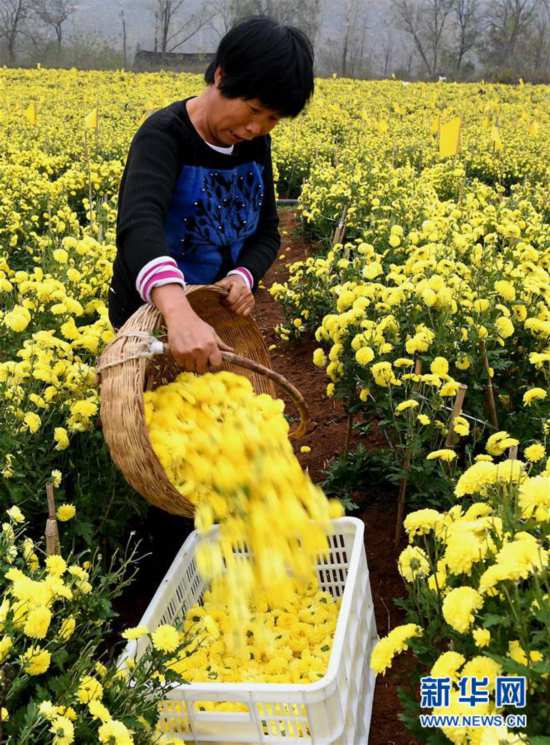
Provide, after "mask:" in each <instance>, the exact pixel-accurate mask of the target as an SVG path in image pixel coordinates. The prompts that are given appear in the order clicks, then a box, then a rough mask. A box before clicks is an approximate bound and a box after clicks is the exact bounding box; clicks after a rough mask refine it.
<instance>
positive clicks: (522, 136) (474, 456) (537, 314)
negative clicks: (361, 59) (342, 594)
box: [270, 89, 550, 745]
mask: <svg viewBox="0 0 550 745" xmlns="http://www.w3.org/2000/svg"><path fill="white" fill-rule="evenodd" d="M520 91H521V89H520ZM519 95H520V96H521V92H520V93H519ZM472 103H473V102H472ZM477 104H478V105H479V100H478V101H477ZM473 105H476V104H475V103H473ZM527 110H528V109H527V106H526V102H525V101H524V103H523V106H521V108H519V110H518V111H517V112H516V122H519V126H518V127H517V129H516V130H512V129H508V130H505V136H504V142H505V143H506V144H505V145H503V146H502V143H501V146H499V147H498V148H497V147H495V142H494V141H491V137H490V132H489V131H488V130H489V127H490V126H494V125H490V121H491V120H490V118H489V117H490V114H488V112H487V109H486V108H485V107H484V106H483V105H480V107H479V120H478V123H477V124H478V126H477V127H476V125H475V124H474V123H473V124H472V126H471V129H470V130H469V131H468V129H466V131H465V136H464V141H463V150H462V153H461V154H459V155H457V156H456V157H454V158H452V159H448V160H446V161H443V162H439V163H438V162H433V159H432V160H430V159H429V158H426V153H425V151H426V144H425V143H426V138H425V133H424V137H423V138H422V136H419V132H418V126H417V125H418V122H416V121H414V119H411V120H409V127H410V129H409V135H408V145H409V147H410V151H411V158H410V159H409V160H408V162H406V163H404V162H399V159H398V158H394V160H393V162H392V161H391V159H388V153H387V151H384V149H383V148H382V149H381V151H380V153H378V154H377V153H375V152H374V151H373V149H372V148H369V147H368V146H367V147H364V148H359V147H357V146H355V144H354V145H353V146H350V147H347V148H346V149H345V150H344V151H343V152H341V153H340V154H339V157H338V159H337V160H336V161H334V160H333V161H330V160H329V159H322V158H320V159H318V160H317V161H316V162H315V163H313V164H312V167H311V170H310V174H309V178H308V180H307V181H306V182H305V184H304V187H303V190H302V192H301V198H300V201H301V212H302V216H303V220H304V223H305V226H306V229H307V230H308V231H309V232H310V234H311V235H312V236H313V237H314V238H316V239H318V240H319V241H321V245H324V246H326V247H327V248H326V249H325V250H320V251H319V252H318V254H316V255H313V256H310V257H309V258H307V259H305V260H303V261H299V262H295V263H294V264H292V265H291V266H290V273H289V279H288V281H287V282H285V283H284V284H276V285H273V286H272V287H271V289H270V291H271V293H272V295H273V296H274V297H275V298H276V299H277V300H279V301H280V302H281V303H282V304H283V306H284V308H285V311H286V322H285V324H282V325H281V327H280V328H279V333H280V336H281V337H282V338H283V339H285V340H287V341H289V342H292V341H293V340H295V339H299V338H300V337H301V336H302V335H311V334H314V335H315V338H316V340H317V341H318V343H319V347H318V348H317V349H316V350H315V352H314V355H313V362H314V364H315V365H317V366H319V367H321V368H324V369H325V371H326V375H327V388H326V395H327V396H328V397H335V398H338V399H340V400H341V401H342V402H343V404H344V406H345V407H346V409H347V411H348V412H349V416H350V419H351V423H354V426H356V427H357V428H358V429H359V430H360V431H362V432H368V431H369V429H371V428H373V427H374V426H376V427H378V428H379V429H381V430H382V431H383V433H384V434H385V441H386V443H387V446H386V447H383V448H380V449H378V450H376V451H375V452H372V453H368V452H367V454H366V456H365V453H364V451H363V452H362V458H363V461H362V463H363V464H364V467H365V468H366V476H369V475H372V472H374V471H376V470H378V471H380V472H382V473H383V475H384V479H385V480H386V484H387V481H388V480H389V481H391V482H393V483H394V484H395V486H396V487H399V490H398V491H399V496H400V498H401V499H404V498H405V497H407V499H408V505H409V509H410V508H411V507H416V508H418V509H415V510H414V511H413V512H410V513H409V514H408V515H407V517H406V518H405V521H404V529H405V532H406V534H407V536H408V539H409V545H408V546H407V547H406V548H405V549H404V550H403V551H402V552H401V554H400V556H399V559H398V569H399V572H400V574H401V575H402V577H403V579H404V581H405V583H406V590H407V592H406V596H405V598H404V599H403V600H402V601H400V602H399V604H400V605H401V606H402V608H403V610H404V613H405V623H404V624H403V625H401V626H398V627H396V628H394V629H392V630H391V631H390V633H389V634H388V635H387V636H386V637H385V638H383V639H382V640H381V641H380V643H379V644H378V646H377V648H376V649H375V651H374V653H373V656H372V660H371V664H372V666H373V668H374V669H375V670H376V671H377V672H379V673H385V672H386V671H387V669H388V668H389V667H390V666H391V664H392V661H393V658H394V656H395V655H396V654H397V653H398V652H401V651H403V650H406V649H407V648H410V649H411V650H412V652H413V654H414V658H415V660H416V666H415V670H416V676H413V683H412V684H411V685H410V686H406V687H405V688H404V689H403V690H402V694H401V700H402V704H403V711H402V714H401V717H402V718H403V719H404V721H405V722H406V724H407V726H408V727H409V729H410V731H411V732H413V733H414V734H415V735H416V737H417V738H418V739H419V740H420V741H422V742H429V743H444V742H449V741H451V742H453V743H457V745H462V744H464V745H466V744H467V743H483V744H484V745H488V743H520V742H531V743H538V744H539V745H542V743H548V742H550V740H549V738H548V732H549V730H548V722H549V721H550V708H549V703H548V702H549V701H550V688H549V680H550V675H549V673H550V666H549V664H550V646H549V644H550V634H549V630H550V595H549V590H550V571H549V563H550V562H549V559H550V552H549V535H550V457H549V456H550V452H549V449H548V442H549V439H550V229H549V226H548V202H547V197H545V196H544V195H545V194H547V189H548V175H549V170H548V161H547V160H545V157H546V156H541V154H540V151H539V149H538V144H537V140H536V138H535V137H534V136H533V133H534V132H535V131H536V129H537V128H536V127H535V128H533V129H532V130H531V134H528V132H527V130H526V131H525V132H523V133H521V121H522V114H523V119H524V120H525V119H526V118H527V116H528V115H527V114H526V111H527ZM457 113H459V112H457ZM467 113H468V112H467V111H463V115H464V119H465V120H466V122H467V121H468V120H467ZM498 116H499V119H500V125H501V127H502V124H503V122H504V121H505V119H506V107H505V106H503V107H499V109H498ZM545 116H546V123H547V116H548V112H546V115H545ZM472 118H473V119H475V117H472ZM484 118H486V120H485V121H484V120H483V119H484ZM465 127H467V124H466V125H465ZM382 129H384V128H382ZM370 136H371V137H373V138H374V139H376V134H375V133H373V132H370ZM543 150H544V147H543ZM541 157H542V159H540V158H541ZM338 223H339V224H340V226H342V225H345V227H346V240H343V239H342V233H340V235H338V233H334V232H333V231H334V230H335V226H336V225H337V224H338ZM334 235H336V236H337V239H338V240H339V241H340V242H335V241H334V240H331V238H332V237H333V236H334ZM349 460H350V463H351V462H352V460H353V456H349ZM399 527H400V526H399ZM506 675H508V676H510V675H516V676H525V677H526V680H527V707H526V708H525V709H524V710H523V713H524V714H526V715H527V726H526V727H525V728H520V729H517V728H512V729H508V728H507V727H506V726H505V725H504V724H503V726H502V727H499V728H483V727H481V728H479V727H468V726H450V725H449V726H447V727H442V729H440V730H436V731H433V730H426V729H423V728H422V727H421V724H420V722H419V713H421V711H422V710H421V708H420V703H421V697H420V690H421V685H420V678H421V677H425V678H429V677H432V678H443V679H446V680H448V681H449V683H450V690H449V701H448V705H440V706H439V707H437V706H435V705H434V704H431V705H430V703H424V704H423V705H424V706H426V707H428V711H432V707H433V713H439V714H450V715H456V714H460V715H462V714H470V715H472V714H476V713H477V714H491V713H503V714H506V713H508V712H509V711H512V712H513V711H514V709H511V708H510V707H508V709H506V707H502V708H498V707H497V706H496V701H495V683H496V679H497V677H498V676H506ZM472 677H473V678H476V679H478V680H480V681H482V680H483V679H485V683H486V684H487V685H486V690H487V691H488V692H489V696H488V698H487V700H484V701H482V698H483V697H480V698H479V700H478V701H477V703H475V705H472V702H471V701H470V702H466V701H465V699H464V697H461V695H460V694H461V691H462V689H461V688H460V686H459V680H460V679H461V678H472ZM503 721H505V720H504V719H503Z"/></svg>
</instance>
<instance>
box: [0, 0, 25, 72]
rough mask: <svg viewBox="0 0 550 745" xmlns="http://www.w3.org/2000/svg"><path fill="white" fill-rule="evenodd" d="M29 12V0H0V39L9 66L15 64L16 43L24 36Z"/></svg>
mask: <svg viewBox="0 0 550 745" xmlns="http://www.w3.org/2000/svg"><path fill="white" fill-rule="evenodd" d="M30 10H31V5H30V0H0V39H3V40H4V44H5V47H6V52H7V59H8V64H10V65H14V64H15V62H16V47H17V41H18V39H19V37H20V36H21V35H23V34H24V30H25V23H26V21H27V20H28V18H29V15H30Z"/></svg>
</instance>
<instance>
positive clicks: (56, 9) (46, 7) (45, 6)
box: [31, 0, 78, 52]
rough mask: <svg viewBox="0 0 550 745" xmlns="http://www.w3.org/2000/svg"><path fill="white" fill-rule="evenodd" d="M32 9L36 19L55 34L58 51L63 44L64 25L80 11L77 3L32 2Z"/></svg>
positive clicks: (58, 0)
mask: <svg viewBox="0 0 550 745" xmlns="http://www.w3.org/2000/svg"><path fill="white" fill-rule="evenodd" d="M31 8H32V10H33V12H34V14H35V15H36V17H37V18H38V19H39V20H40V21H41V22H42V23H43V24H44V25H45V26H47V27H49V28H52V29H53V30H54V32H55V38H56V41H57V50H58V52H60V51H61V46H62V44H63V25H64V23H65V22H66V21H67V19H68V18H70V17H71V16H72V14H73V13H74V12H75V11H76V10H77V9H78V5H77V4H76V3H73V2H70V1H69V0H32V4H31Z"/></svg>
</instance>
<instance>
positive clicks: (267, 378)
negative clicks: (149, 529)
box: [98, 285, 309, 517]
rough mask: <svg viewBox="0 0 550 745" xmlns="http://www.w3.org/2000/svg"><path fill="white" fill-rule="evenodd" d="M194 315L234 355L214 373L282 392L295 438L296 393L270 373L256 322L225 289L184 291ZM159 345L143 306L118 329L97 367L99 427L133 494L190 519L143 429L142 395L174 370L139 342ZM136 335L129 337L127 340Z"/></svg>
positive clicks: (158, 322) (156, 324)
mask: <svg viewBox="0 0 550 745" xmlns="http://www.w3.org/2000/svg"><path fill="white" fill-rule="evenodd" d="M186 294H187V297H188V300H189V302H190V304H191V306H192V307H193V310H194V311H195V312H196V313H197V314H198V315H199V316H200V317H201V318H202V319H203V320H204V321H206V322H207V323H209V324H210V325H211V326H212V327H213V328H214V329H215V331H216V333H217V334H218V336H219V337H220V338H221V339H222V341H224V342H225V343H226V344H228V345H229V346H230V347H232V348H233V349H234V350H235V354H232V353H230V352H223V353H222V356H223V358H224V362H223V364H222V368H221V369H225V370H230V371H232V372H237V373H239V374H240V375H245V376H246V377H248V378H249V380H250V381H251V383H252V385H253V387H254V390H255V391H256V393H268V394H269V395H271V396H275V395H276V387H275V382H277V383H279V384H281V385H282V387H283V388H285V389H286V391H287V392H288V393H289V394H290V396H291V397H292V398H293V400H294V403H295V404H296V406H297V408H298V410H299V412H300V416H301V422H300V425H299V426H298V428H297V429H296V430H295V431H294V432H293V433H292V435H291V436H294V437H300V436H301V435H302V434H304V432H305V431H306V429H307V426H308V423H309V419H308V415H307V408H306V405H305V402H304V399H303V397H302V396H301V394H300V393H299V392H298V391H297V390H296V389H295V388H294V386H292V385H291V384H290V383H289V382H288V381H287V380H286V379H285V378H284V377H283V376H281V375H279V374H278V373H275V372H274V371H273V370H271V365H270V360H269V354H268V352H267V349H266V347H265V344H264V341H263V338H262V335H261V333H260V330H259V329H258V327H257V325H256V323H255V322H254V321H253V320H252V319H251V318H250V317H245V316H238V315H235V314H234V313H232V312H231V311H230V310H229V309H228V308H227V307H225V306H224V305H223V304H222V303H221V300H222V298H223V297H224V296H225V295H226V294H227V293H226V290H224V289H223V288H221V287H219V286H216V285H208V286H206V285H205V286H201V285H195V286H193V285H191V286H187V287H186ZM159 332H160V334H161V336H160V338H162V333H163V332H165V329H164V328H163V325H162V316H161V314H160V312H159V311H158V310H157V309H156V308H155V307H154V306H153V305H142V306H141V307H140V308H139V309H138V310H137V311H136V312H135V313H134V314H133V315H132V316H131V317H130V318H129V319H128V320H127V321H126V323H125V324H124V326H122V328H121V329H120V330H119V332H118V334H117V336H116V338H115V339H113V341H111V342H110V343H109V344H108V345H107V346H106V348H105V350H104V351H103V354H102V355H101V357H100V358H99V360H98V376H99V380H100V386H101V409H100V412H101V424H102V428H103V434H104V437H105V440H106V442H107V446H108V448H109V451H110V453H111V457H112V459H113V461H114V462H115V463H116V465H117V466H118V467H119V468H120V470H121V471H122V473H123V475H124V477H125V478H126V480H127V481H128V483H129V484H131V486H133V488H134V489H135V490H136V491H137V492H139V493H140V494H141V495H142V496H143V497H145V499H146V500H147V501H148V502H150V503H151V504H153V505H154V506H155V507H160V508H161V509H163V510H165V511H166V512H170V513H172V514H174V515H184V516H187V517H191V516H192V515H193V509H194V508H193V505H192V504H191V502H189V501H188V500H187V499H186V498H185V497H184V496H183V495H182V494H180V493H179V492H178V491H177V490H176V489H175V487H174V486H172V484H171V483H170V482H169V480H168V478H167V476H166V474H165V472H164V469H163V468H162V466H161V464H160V462H159V461H158V459H157V457H156V455H155V453H154V451H153V448H152V446H151V443H150V440H149V435H148V432H147V427H146V425H145V416H144V404H143V392H144V391H145V390H153V389H154V388H156V387H158V386H159V385H163V384H165V383H169V382H171V381H172V380H174V378H175V377H176V375H177V374H178V373H179V372H180V371H181V368H179V367H178V365H177V363H176V362H175V360H174V359H173V358H172V357H171V356H170V355H169V354H162V355H158V356H156V357H154V358H150V357H147V356H144V354H143V336H145V335H156V336H159ZM134 333H135V336H133V335H132V334H134Z"/></svg>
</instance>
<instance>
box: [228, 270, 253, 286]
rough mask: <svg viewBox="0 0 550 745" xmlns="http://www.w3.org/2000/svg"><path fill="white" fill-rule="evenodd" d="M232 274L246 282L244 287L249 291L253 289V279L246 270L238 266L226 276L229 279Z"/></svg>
mask: <svg viewBox="0 0 550 745" xmlns="http://www.w3.org/2000/svg"><path fill="white" fill-rule="evenodd" d="M232 274H238V275H239V277H242V278H243V279H244V281H245V282H246V286H247V287H248V289H249V290H251V289H252V288H253V287H254V277H253V276H252V273H251V272H250V271H249V270H248V269H246V267H244V266H238V267H236V268H235V269H232V270H231V271H230V272H227V275H226V276H228V277H229V276H231V275H232Z"/></svg>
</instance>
